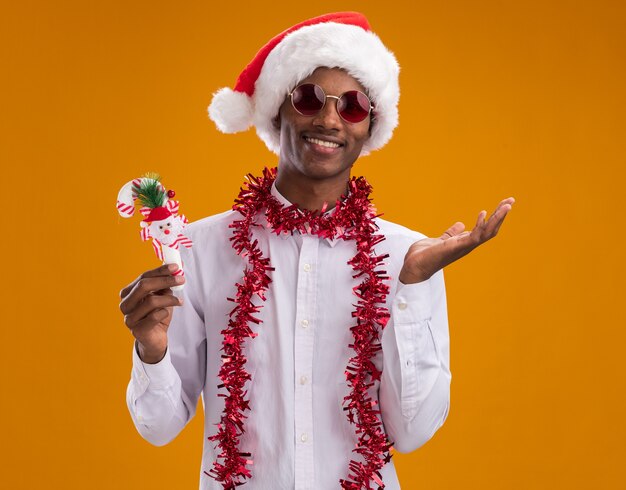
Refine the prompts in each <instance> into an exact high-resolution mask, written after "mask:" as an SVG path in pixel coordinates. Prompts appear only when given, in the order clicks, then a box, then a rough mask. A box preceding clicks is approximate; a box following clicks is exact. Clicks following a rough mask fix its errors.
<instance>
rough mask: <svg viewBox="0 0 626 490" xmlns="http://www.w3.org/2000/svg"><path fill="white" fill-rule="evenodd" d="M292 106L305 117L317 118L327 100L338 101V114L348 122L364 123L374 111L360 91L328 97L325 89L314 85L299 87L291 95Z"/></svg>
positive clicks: (304, 84)
mask: <svg viewBox="0 0 626 490" xmlns="http://www.w3.org/2000/svg"><path fill="white" fill-rule="evenodd" d="M289 98H290V99H291V105H292V106H293V108H294V109H295V110H296V112H298V114H301V115H303V116H315V115H316V114H319V112H320V111H321V110H322V109H323V108H324V106H325V105H326V99H329V98H330V99H336V100H337V113H338V114H339V116H340V117H341V119H343V120H344V121H346V122H349V123H358V122H361V121H363V120H364V119H365V118H366V117H367V116H369V115H370V113H371V112H372V111H373V109H374V105H373V104H372V102H371V100H370V98H369V97H368V96H367V95H365V94H364V93H363V92H360V91H358V90H349V91H347V92H344V93H343V94H341V95H339V96H337V95H326V93H325V92H324V89H323V88H322V87H320V86H319V85H316V84H314V83H303V84H302V85H298V86H297V87H296V88H294V89H293V91H292V92H291V93H290V94H289Z"/></svg>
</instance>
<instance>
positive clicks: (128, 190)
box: [116, 174, 193, 291]
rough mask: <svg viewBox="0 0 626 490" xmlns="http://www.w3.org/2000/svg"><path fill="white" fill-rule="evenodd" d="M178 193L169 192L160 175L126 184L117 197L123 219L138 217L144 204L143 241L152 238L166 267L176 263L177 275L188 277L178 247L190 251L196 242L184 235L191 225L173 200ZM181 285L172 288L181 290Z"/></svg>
mask: <svg viewBox="0 0 626 490" xmlns="http://www.w3.org/2000/svg"><path fill="white" fill-rule="evenodd" d="M175 195H176V194H175V192H174V191H172V190H169V191H168V190H166V189H165V187H164V186H163V184H161V182H160V178H159V176H158V175H154V174H147V175H146V176H144V177H140V178H138V179H134V180H131V181H130V182H127V183H126V184H124V186H123V187H122V188H121V189H120V192H119V193H118V195H117V204H116V207H117V210H118V212H119V214H120V216H122V217H123V218H130V217H132V216H133V215H134V214H135V204H136V202H135V201H137V200H139V203H140V204H141V208H140V209H139V212H140V213H141V215H142V216H143V217H144V219H143V220H142V221H141V239H142V240H144V241H147V240H149V239H152V246H153V248H154V253H155V254H156V256H157V257H158V258H159V260H161V261H163V263H164V264H177V265H178V270H177V271H176V272H175V273H174V275H185V273H184V271H183V262H182V259H181V257H180V251H179V248H180V247H181V246H183V247H185V248H191V247H192V245H193V242H192V241H191V239H189V238H188V237H187V236H185V235H184V233H183V232H184V229H185V227H186V225H187V223H188V221H187V218H186V217H185V216H184V215H179V214H178V208H179V203H178V201H175V200H173V199H172V198H173V197H174V196H175ZM182 288H183V286H182V285H180V286H174V287H172V290H174V291H179V290H181V289H182Z"/></svg>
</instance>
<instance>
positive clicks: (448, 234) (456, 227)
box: [439, 221, 465, 240]
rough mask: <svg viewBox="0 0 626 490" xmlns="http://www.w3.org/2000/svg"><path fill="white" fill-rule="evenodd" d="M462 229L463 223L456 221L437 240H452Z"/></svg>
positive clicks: (463, 227)
mask: <svg viewBox="0 0 626 490" xmlns="http://www.w3.org/2000/svg"><path fill="white" fill-rule="evenodd" d="M464 229H465V225H464V224H463V223H461V222H460V221H457V222H456V223H454V224H453V225H452V226H451V227H450V228H448V229H447V230H446V231H444V232H443V235H441V236H440V237H439V238H440V239H441V240H447V239H448V238H452V237H453V236H456V235H458V234H459V233H461V232H462V231H463V230H464Z"/></svg>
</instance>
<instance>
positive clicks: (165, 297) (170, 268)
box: [120, 264, 185, 364]
mask: <svg viewBox="0 0 626 490" xmlns="http://www.w3.org/2000/svg"><path fill="white" fill-rule="evenodd" d="M177 269H178V266H177V265H176V264H169V265H163V266H161V267H159V268H157V269H153V270H150V271H147V272H144V273H143V274H141V275H140V276H139V277H138V278H137V279H135V280H134V281H133V282H131V283H130V284H129V285H128V286H126V287H125V288H124V289H122V290H121V291H120V298H121V299H122V301H121V303H120V310H121V311H122V313H123V314H124V323H126V326H127V327H128V328H129V329H130V331H131V332H132V334H133V336H134V337H135V338H136V339H137V342H138V350H139V357H141V359H142V361H144V362H146V363H148V364H154V363H157V362H159V361H160V360H161V359H163V356H164V355H165V350H166V349H167V329H168V328H169V326H170V320H171V319H172V310H173V307H174V306H180V305H181V304H182V300H181V299H179V298H177V297H176V296H174V294H173V293H172V290H171V289H170V287H171V286H178V285H179V284H183V283H184V282H185V278H184V277H182V276H173V275H172V273H173V272H176V270H177Z"/></svg>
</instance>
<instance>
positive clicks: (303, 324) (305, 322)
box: [300, 320, 309, 328]
mask: <svg viewBox="0 0 626 490" xmlns="http://www.w3.org/2000/svg"><path fill="white" fill-rule="evenodd" d="M300 325H302V328H306V327H308V326H309V321H308V320H302V321H301V322H300Z"/></svg>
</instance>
